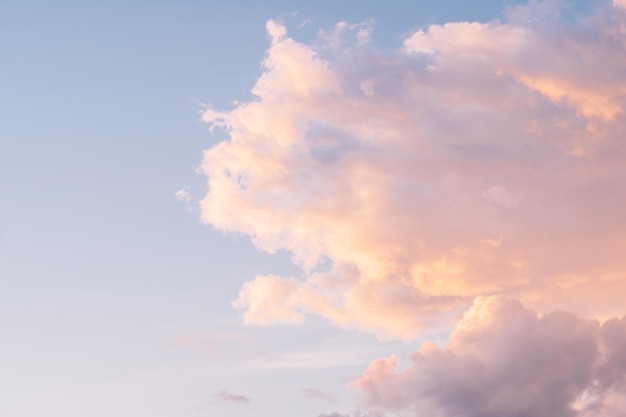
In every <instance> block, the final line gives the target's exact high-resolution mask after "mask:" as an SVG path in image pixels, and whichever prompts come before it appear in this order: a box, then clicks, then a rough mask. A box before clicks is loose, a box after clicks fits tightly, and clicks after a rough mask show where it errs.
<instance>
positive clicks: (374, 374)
mask: <svg viewBox="0 0 626 417" xmlns="http://www.w3.org/2000/svg"><path fill="white" fill-rule="evenodd" d="M410 360H411V364H410V366H409V367H408V368H407V369H406V370H404V371H401V372H399V371H398V358H397V357H390V358H388V359H382V360H379V361H376V362H374V363H372V364H371V366H370V368H369V369H368V370H367V372H366V373H365V374H364V375H363V376H362V377H361V378H360V379H358V380H357V381H356V382H355V386H356V387H357V388H358V389H359V390H360V392H361V394H362V396H363V401H364V403H365V404H366V405H367V406H370V407H373V408H374V409H379V410H383V411H390V412H394V413H398V414H399V415H406V416H432V417H451V416H462V417H479V416H480V417H514V416H532V417H557V416H559V417H569V416H571V417H574V416H577V417H592V416H594V417H620V416H624V415H626V408H625V407H624V405H626V317H625V318H623V319H621V320H618V319H612V320H609V321H607V322H605V323H604V324H602V325H600V324H599V322H598V321H596V320H589V319H585V318H582V317H580V316H578V315H576V314H573V313H566V312H551V313H548V314H545V315H543V316H538V315H537V313H536V312H535V311H533V310H530V309H527V308H525V307H524V306H522V304H521V303H520V302H518V301H515V300H511V299H507V298H504V297H490V298H487V297H480V298H478V299H477V300H476V301H475V302H474V305H473V306H472V307H471V308H470V309H469V310H468V311H467V312H466V313H465V315H464V317H463V319H462V320H461V321H460V322H459V323H458V324H457V326H456V328H455V330H454V332H453V334H452V336H451V338H450V340H449V342H448V343H447V345H446V347H445V348H441V347H439V346H437V345H435V344H432V343H426V344H424V345H423V346H422V348H421V349H420V350H418V351H417V352H415V353H413V354H412V356H411V358H410Z"/></svg>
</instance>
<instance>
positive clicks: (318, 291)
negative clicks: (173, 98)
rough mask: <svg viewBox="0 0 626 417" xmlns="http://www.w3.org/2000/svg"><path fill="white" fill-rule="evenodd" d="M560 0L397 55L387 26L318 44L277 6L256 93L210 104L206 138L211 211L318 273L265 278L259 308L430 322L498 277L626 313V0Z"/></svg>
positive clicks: (529, 299) (368, 325)
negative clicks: (211, 137)
mask: <svg viewBox="0 0 626 417" xmlns="http://www.w3.org/2000/svg"><path fill="white" fill-rule="evenodd" d="M615 3H616V5H617V4H618V3H620V2H615ZM545 4H546V3H544V2H531V3H529V5H526V6H520V7H517V8H511V9H509V10H508V11H507V13H506V15H505V18H503V20H494V21H491V22H487V23H478V22H452V23H446V24H442V25H431V26H429V27H427V28H423V29H420V30H417V31H415V32H414V33H411V34H409V35H408V36H407V37H406V39H405V40H404V42H403V43H402V44H401V45H398V49H397V50H395V51H391V52H387V51H381V50H379V49H376V48H375V47H374V46H373V45H371V42H368V41H367V39H369V36H370V35H369V34H370V32H371V30H369V29H367V27H369V26H367V25H365V28H364V27H362V26H359V25H356V26H350V25H347V24H341V25H339V27H338V28H335V30H334V31H333V36H328V35H327V34H326V35H325V36H326V38H327V43H324V40H323V39H322V40H321V41H316V42H313V43H311V44H306V43H302V42H297V41H295V40H294V39H291V38H290V37H289V36H288V33H287V29H286V28H285V27H284V26H283V25H282V24H281V23H280V22H276V21H270V22H268V24H267V30H268V33H269V35H270V38H271V45H270V47H269V49H268V51H267V55H266V57H265V60H264V62H263V66H264V71H263V73H262V75H261V76H260V78H259V79H258V81H257V83H256V85H255V86H254V88H253V89H252V93H253V94H254V96H255V98H254V99H253V100H251V101H249V102H244V103H239V104H237V105H236V107H235V108H234V109H233V110H230V111H219V110H214V109H207V111H206V112H205V113H204V116H203V118H204V120H205V121H206V122H208V123H211V124H212V125H213V126H214V128H216V129H218V130H219V128H221V129H222V131H223V132H224V135H225V136H226V137H225V138H224V140H223V141H222V142H220V143H218V144H217V145H215V146H214V147H212V148H211V149H209V150H207V151H206V152H205V154H204V160H203V164H202V168H201V169H202V171H203V172H204V174H206V176H207V178H208V190H209V191H208V194H207V195H206V196H205V197H204V198H203V199H202V201H201V203H200V205H201V216H202V220H203V222H205V223H207V224H211V225H213V226H214V227H216V228H218V229H221V230H225V231H231V232H238V233H242V234H245V235H248V236H250V237H251V238H252V240H253V241H254V243H255V245H256V246H257V247H258V248H259V249H261V250H264V251H268V252H274V251H276V250H279V249H286V250H289V251H291V252H292V253H293V259H294V262H296V263H298V264H300V265H302V267H303V270H304V271H305V274H304V275H305V278H304V279H301V278H294V277H279V276H275V275H264V276H258V277H255V278H254V279H253V280H251V281H250V282H247V283H246V284H245V285H244V287H243V288H242V290H241V292H240V294H239V296H238V298H237V299H236V300H235V302H234V305H235V306H236V307H237V308H239V309H241V310H242V311H243V317H244V321H245V322H246V323H249V324H271V323H282V322H289V323H294V322H296V323H297V322H301V321H303V320H304V319H305V317H306V315H307V314H316V315H321V316H323V317H326V318H328V319H329V320H331V321H332V322H333V323H335V324H336V325H339V326H344V327H358V328H361V329H365V330H369V331H373V332H376V333H377V334H378V335H380V336H381V337H403V338H412V337H414V336H415V335H416V334H417V333H418V332H419V331H420V329H422V328H424V327H425V326H430V325H433V324H436V323H440V322H441V321H442V320H443V321H446V322H449V320H450V319H452V318H454V317H457V315H458V314H460V313H461V312H462V311H463V310H464V309H465V308H467V307H468V306H469V305H471V303H472V300H473V299H474V298H475V297H476V296H479V295H481V294H504V295H507V296H512V297H516V298H519V299H521V300H523V301H524V302H525V303H527V304H528V305H530V306H532V307H533V308H536V309H538V310H540V311H548V310H550V309H552V308H554V307H555V306H559V307H561V308H566V309H570V310H571V309H574V310H577V311H580V312H584V313H586V314H590V315H595V316H597V317H600V316H604V317H609V316H611V315H614V314H616V313H619V312H621V311H622V310H623V307H622V306H623V297H622V295H623V293H624V291H625V290H626V276H625V274H626V272H625V271H626V257H625V256H623V255H624V253H626V217H624V215H623V213H624V212H626V193H624V190H625V189H626V170H624V166H626V153H625V152H626V142H625V141H624V140H623V132H624V130H625V128H626V126H625V121H626V116H625V115H624V111H623V110H624V104H625V103H626V101H625V100H626V73H625V72H624V70H623V69H624V68H626V48H625V40H626V34H625V33H624V27H626V11H625V10H624V9H622V8H620V7H614V5H613V4H612V3H611V2H608V1H607V2H605V3H603V4H601V5H600V6H598V7H597V8H596V9H594V11H593V12H592V13H591V14H589V15H588V16H583V17H579V18H577V19H578V20H575V21H571V20H567V21H566V20H564V19H560V18H559V17H558V16H559V15H558V13H557V12H554V6H550V7H546V6H545ZM551 4H555V3H554V2H551ZM557 11H558V10H557ZM555 16H556V17H555ZM368 25H371V23H368ZM338 37H342V38H341V39H343V41H342V42H339V41H337V38H338ZM326 38H324V39H326ZM321 259H327V260H330V262H331V265H332V266H331V267H330V268H322V267H320V264H319V262H320V260H321ZM251 278H252V277H251Z"/></svg>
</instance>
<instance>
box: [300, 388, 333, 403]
mask: <svg viewBox="0 0 626 417" xmlns="http://www.w3.org/2000/svg"><path fill="white" fill-rule="evenodd" d="M300 392H302V395H304V396H305V397H307V398H311V399H315V400H323V401H328V402H335V398H334V397H333V396H332V395H330V394H329V393H327V392H324V391H321V390H318V389H316V388H304V389H302V390H301V391H300Z"/></svg>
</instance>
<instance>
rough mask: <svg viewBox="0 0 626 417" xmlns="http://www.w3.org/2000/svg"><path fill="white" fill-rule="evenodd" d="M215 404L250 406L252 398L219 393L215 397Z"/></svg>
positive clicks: (226, 392) (225, 392) (224, 392)
mask: <svg viewBox="0 0 626 417" xmlns="http://www.w3.org/2000/svg"><path fill="white" fill-rule="evenodd" d="M213 399H214V403H222V404H248V403H250V401H251V400H250V398H248V397H246V396H245V395H239V394H233V393H231V392H228V391H219V392H216V393H215V394H214V395H213Z"/></svg>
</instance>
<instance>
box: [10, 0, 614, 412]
mask: <svg viewBox="0 0 626 417" xmlns="http://www.w3.org/2000/svg"><path fill="white" fill-rule="evenodd" d="M515 3H521V2H515ZM581 3H582V2H581ZM595 3H598V4H600V3H602V2H594V4H595ZM512 4H513V2H508V3H503V2H502V1H501V0H497V1H496V0H489V1H486V0H485V1H480V2H465V1H450V0H445V1H417V2H416V1H396V2H373V1H372V2H364V1H348V0H340V1H317V2H304V1H302V2H294V1H266V2H253V1H249V2H244V1H239V2H208V1H181V2H173V1H160V0H159V1H150V2H148V1H117V0H114V1H107V2H96V1H80V2H79V1H63V0H61V1H56V2H45V1H28V0H25V1H14V0H0V62H1V63H2V65H1V66H0V192H1V193H2V195H3V197H2V199H0V328H1V329H2V333H3V337H2V340H3V341H2V343H1V344H0V369H2V372H1V373H2V377H0V391H2V392H3V393H5V394H4V395H2V398H0V414H2V415H7V416H11V417H31V416H33V417H34V416H41V415H46V416H63V417H73V416H84V415H89V416H111V415H116V416H121V417H126V416H128V417H131V416H133V417H134V416H139V415H151V416H153V417H161V416H163V417H165V416H173V415H176V416H202V415H221V416H240V415H246V416H248V415H249V416H258V417H270V416H298V417H300V416H302V417H308V416H311V417H317V416H318V415H321V414H322V413H331V412H333V411H335V412H338V413H342V415H345V414H346V413H352V412H353V411H354V410H355V409H356V408H357V399H356V397H357V394H356V393H355V391H354V389H352V388H349V387H348V384H349V382H350V381H351V380H354V379H355V378H357V377H359V376H360V375H361V374H362V373H363V371H364V370H365V369H367V367H368V364H369V363H370V362H371V361H373V360H375V359H377V358H381V357H386V356H389V355H390V354H392V353H393V354H396V355H398V356H400V357H401V358H405V357H407V355H408V354H409V353H410V352H411V351H414V350H416V349H418V348H419V346H420V344H421V342H422V341H424V340H427V339H429V340H435V341H441V340H443V338H445V336H446V335H447V334H449V333H450V331H451V329H450V328H449V327H447V328H446V327H445V326H444V327H434V328H431V329H430V330H427V331H423V332H421V333H419V334H418V335H416V336H415V337H414V338H412V339H411V340H406V338H405V339H404V340H402V338H400V340H398V339H393V340H387V339H385V338H382V339H381V338H377V336H376V334H373V333H371V332H368V331H367V329H366V330H365V331H362V330H363V329H359V328H358V326H353V327H356V328H348V329H346V328H342V326H339V327H337V326H334V325H333V324H332V323H331V322H332V319H330V320H326V319H323V318H319V317H316V316H313V317H310V318H307V322H306V323H305V324H301V325H298V324H287V325H283V326H269V327H257V326H244V325H243V324H242V320H241V312H240V311H237V310H235V309H234V308H233V307H232V305H231V303H232V301H233V300H234V299H236V298H237V295H238V293H239V291H240V289H241V288H242V285H243V284H244V282H248V281H251V280H253V279H254V277H255V276H258V275H267V274H276V275H278V276H292V277H296V278H298V279H304V278H305V276H306V275H307V272H306V271H303V270H302V269H301V268H300V266H299V265H298V264H297V263H296V264H294V263H293V262H292V255H291V253H290V248H289V247H285V248H284V249H281V250H279V251H278V252H277V253H275V254H270V253H266V252H263V251H261V250H258V249H257V248H255V247H254V245H253V244H252V243H251V241H250V238H249V236H247V235H246V233H245V232H243V233H227V232H224V231H222V230H218V229H219V227H214V226H212V225H210V224H202V223H201V221H200V217H201V213H200V211H201V210H200V209H199V207H198V206H197V205H196V203H197V202H198V201H199V200H200V199H202V198H204V197H205V195H206V193H207V189H206V187H207V186H206V178H205V176H204V174H202V173H200V172H198V171H197V169H198V167H199V166H200V165H201V163H202V160H203V151H205V150H207V149H209V148H211V146H213V145H214V144H216V143H218V142H219V141H221V140H224V135H225V134H224V132H222V131H219V130H218V131H217V132H214V133H211V132H210V131H209V125H208V124H207V123H204V122H202V121H201V113H202V111H203V110H204V109H205V108H204V107H203V104H210V105H211V106H212V107H213V108H215V109H220V110H231V109H235V108H237V106H238V104H236V103H233V102H234V101H237V102H239V103H240V102H246V101H249V100H253V99H254V98H253V97H252V95H251V93H250V90H251V88H252V87H253V86H254V85H255V83H256V81H257V79H258V78H259V76H260V75H261V74H262V72H263V71H264V69H263V68H262V66H261V62H262V61H263V59H264V57H265V56H266V51H267V49H268V47H269V46H270V36H269V35H268V34H267V32H266V23H267V21H268V19H278V21H281V22H282V24H284V25H285V26H286V27H287V29H288V33H289V36H291V37H293V38H294V39H295V40H296V41H300V42H302V43H303V44H307V45H308V44H312V45H313V44H315V42H316V37H317V34H318V31H319V30H320V29H324V30H331V29H332V27H333V26H334V25H335V24H336V23H337V22H340V21H345V22H348V23H354V24H358V23H361V22H364V21H367V20H368V19H373V28H374V31H373V34H372V35H371V37H372V43H373V44H374V45H375V47H376V48H378V50H382V51H393V50H396V49H399V48H400V47H401V46H402V45H403V42H404V41H405V40H406V39H407V38H409V36H410V35H411V34H412V33H414V32H416V31H418V30H419V29H424V28H426V27H428V26H429V25H431V24H443V23H445V22H454V21H480V22H487V21H491V20H493V19H497V18H501V17H502V12H503V10H504V8H505V7H506V5H509V6H510V5H512ZM584 6H585V7H586V6H587V4H585V5H584ZM578 7H579V8H578V9H575V10H576V12H571V13H573V14H574V15H576V13H579V12H578V10H582V9H583V8H584V7H583V6H580V5H579V6H578ZM564 13H565V12H564ZM580 13H584V12H583V11H580ZM573 19H574V18H573ZM181 189H186V190H188V192H189V193H190V195H191V199H192V203H193V204H192V206H191V207H187V206H186V204H185V203H184V202H181V201H179V200H177V199H176V198H175V193H176V192H177V191H179V190H181ZM492 190H495V191H494V192H497V191H498V190H500V189H499V188H493V189H492ZM496 237H497V236H496ZM573 305H575V304H573ZM537 308H539V307H537ZM617 310H619V309H617ZM617 310H616V311H617ZM619 312H620V313H621V311H619ZM585 313H587V311H586V310H585ZM322 315H323V314H322ZM344 327H351V326H344ZM407 365H408V362H407V361H406V360H405V359H402V361H401V366H403V367H404V366H407ZM220 392H225V393H230V394H233V395H240V396H244V397H245V398H246V399H247V401H246V400H241V401H237V400H236V399H235V400H233V399H232V398H231V397H229V398H230V399H228V398H226V399H225V398H224V396H223V395H222V396H220V394H218V393H220ZM316 393H317V394H316Z"/></svg>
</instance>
